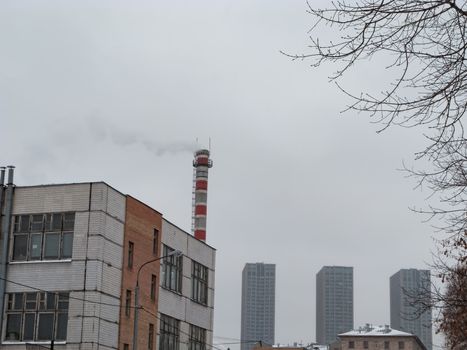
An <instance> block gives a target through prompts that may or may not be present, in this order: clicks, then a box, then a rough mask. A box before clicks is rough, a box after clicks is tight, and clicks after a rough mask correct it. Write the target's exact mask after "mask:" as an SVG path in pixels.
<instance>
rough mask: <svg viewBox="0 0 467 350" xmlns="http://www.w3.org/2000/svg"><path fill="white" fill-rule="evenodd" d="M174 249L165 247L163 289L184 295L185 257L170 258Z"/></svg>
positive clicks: (172, 256)
mask: <svg viewBox="0 0 467 350" xmlns="http://www.w3.org/2000/svg"><path fill="white" fill-rule="evenodd" d="M173 251H174V249H172V248H170V247H169V246H167V245H165V244H164V246H163V255H162V256H164V259H163V260H162V275H161V278H162V287H163V288H165V289H168V290H170V291H172V292H175V293H177V294H181V293H182V280H183V256H182V255H181V256H175V255H171V256H168V255H169V254H170V253H171V252H173Z"/></svg>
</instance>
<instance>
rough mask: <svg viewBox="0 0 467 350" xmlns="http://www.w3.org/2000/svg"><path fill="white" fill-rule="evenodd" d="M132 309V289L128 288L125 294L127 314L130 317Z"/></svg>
mask: <svg viewBox="0 0 467 350" xmlns="http://www.w3.org/2000/svg"><path fill="white" fill-rule="evenodd" d="M130 310H131V290H129V289H127V290H126V296H125V316H127V317H130Z"/></svg>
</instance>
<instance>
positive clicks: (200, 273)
mask: <svg viewBox="0 0 467 350" xmlns="http://www.w3.org/2000/svg"><path fill="white" fill-rule="evenodd" d="M208 291H209V269H208V267H207V266H204V265H203V264H200V263H199V262H197V261H195V260H192V264H191V299H192V300H193V301H195V302H197V303H200V304H203V305H208Z"/></svg>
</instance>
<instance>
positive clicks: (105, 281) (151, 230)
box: [0, 169, 215, 350]
mask: <svg viewBox="0 0 467 350" xmlns="http://www.w3.org/2000/svg"><path fill="white" fill-rule="evenodd" d="M11 170H12V169H11ZM12 174H13V172H12V171H11V180H10V179H9V180H8V184H7V186H3V183H2V181H0V203H1V205H0V209H1V212H2V220H1V221H2V222H1V223H2V225H1V229H0V247H1V249H0V281H1V283H0V306H1V308H2V309H0V310H2V311H0V337H1V338H0V348H1V349H5V350H10V349H11V350H21V349H25V344H30V343H32V344H40V345H42V346H46V347H49V346H50V342H51V341H52V340H54V342H55V345H56V348H57V349H61V350H76V349H81V350H91V349H101V350H112V349H114V350H117V349H119V350H133V349H134V346H133V345H137V346H138V350H146V349H148V350H152V349H158V350H188V349H205V348H210V347H211V344H212V329H213V312H214V266H215V250H214V248H212V247H210V246H209V245H207V244H206V243H205V242H203V241H201V240H198V239H196V238H195V237H193V236H192V235H190V234H188V233H187V232H185V231H183V230H181V229H179V228H178V227H176V226H175V225H173V224H172V223H170V222H168V221H167V220H165V219H164V218H163V216H162V214H161V213H159V212H158V211H156V210H154V209H152V208H151V207H149V206H148V205H146V204H144V203H142V202H140V201H139V200H137V199H135V198H133V197H131V196H129V195H125V194H122V193H121V192H119V191H117V190H116V189H114V188H112V187H111V186H109V185H107V184H106V183H103V182H92V183H75V184H57V185H40V186H27V187H26V186H25V187H23V186H14V185H13V182H12V180H13V179H12V177H13V176H12ZM0 175H1V172H0ZM0 179H1V177H0ZM174 251H175V252H177V254H174V253H173V252H174ZM180 253H182V254H183V255H181V254H180ZM137 281H138V285H139V301H138V303H137V305H138V308H136V307H135V292H136V288H135V287H136V284H137ZM135 310H139V318H138V320H137V322H135V318H134V316H135ZM135 325H136V328H137V334H138V336H137V337H134V334H135V332H134V328H133V327H134V326H135ZM134 340H136V343H135V342H134ZM134 343H135V344H134Z"/></svg>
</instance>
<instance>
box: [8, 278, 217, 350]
mask: <svg viewBox="0 0 467 350" xmlns="http://www.w3.org/2000/svg"><path fill="white" fill-rule="evenodd" d="M0 280H3V281H6V282H9V283H12V284H15V285H17V286H20V287H25V288H29V289H32V290H35V291H38V292H44V293H57V294H59V295H67V296H68V298H69V299H73V300H79V301H85V302H88V303H93V304H98V305H105V306H113V307H118V308H122V307H125V308H127V307H131V308H132V309H134V308H136V307H135V306H127V305H119V304H111V303H105V302H100V301H92V300H88V299H83V298H78V297H73V296H70V295H69V293H64V292H51V291H47V290H44V289H41V288H37V287H33V286H30V285H27V284H24V283H20V282H15V281H12V280H10V279H7V278H4V277H0ZM143 294H144V293H143ZM144 295H145V296H146V297H147V295H146V294H144ZM139 308H140V309H141V310H143V311H145V312H147V313H148V314H150V315H152V316H153V317H155V318H157V319H158V320H160V317H159V316H157V315H156V314H154V313H153V312H151V311H149V310H148V309H146V308H145V307H144V306H142V305H140V306H139ZM179 331H180V332H181V333H183V334H186V335H188V336H189V335H190V334H189V333H187V332H185V331H182V330H181V329H179ZM181 343H183V344H188V343H186V342H181ZM205 345H206V346H210V347H211V348H214V349H216V350H224V349H222V348H220V347H216V346H215V345H211V344H205Z"/></svg>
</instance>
